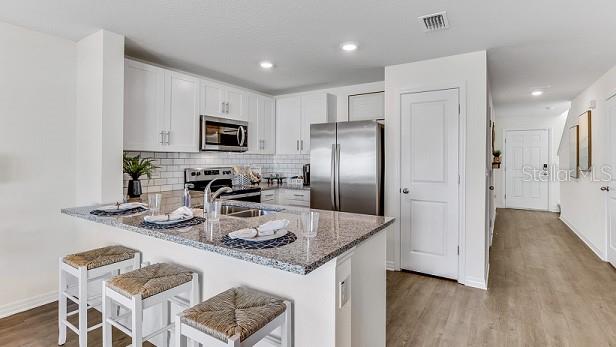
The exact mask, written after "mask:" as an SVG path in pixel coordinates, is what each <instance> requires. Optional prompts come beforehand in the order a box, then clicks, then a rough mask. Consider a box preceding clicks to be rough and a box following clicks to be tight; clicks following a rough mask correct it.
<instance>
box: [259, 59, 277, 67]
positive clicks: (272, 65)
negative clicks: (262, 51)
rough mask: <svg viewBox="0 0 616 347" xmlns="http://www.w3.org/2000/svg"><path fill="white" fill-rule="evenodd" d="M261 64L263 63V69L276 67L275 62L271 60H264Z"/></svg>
mask: <svg viewBox="0 0 616 347" xmlns="http://www.w3.org/2000/svg"><path fill="white" fill-rule="evenodd" d="M259 65H261V68H263V69H271V68H273V67H274V64H273V63H272V62H271V61H262V62H260V63H259Z"/></svg>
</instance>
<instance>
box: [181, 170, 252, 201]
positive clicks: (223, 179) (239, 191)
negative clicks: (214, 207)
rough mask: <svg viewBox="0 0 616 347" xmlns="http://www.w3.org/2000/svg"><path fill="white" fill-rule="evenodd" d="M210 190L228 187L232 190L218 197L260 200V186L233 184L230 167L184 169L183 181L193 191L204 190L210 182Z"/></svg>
mask: <svg viewBox="0 0 616 347" xmlns="http://www.w3.org/2000/svg"><path fill="white" fill-rule="evenodd" d="M212 181H214V182H213V183H212V186H211V190H212V192H214V191H216V190H218V189H219V188H222V187H230V188H231V189H232V190H233V191H232V192H230V193H223V194H221V195H220V199H223V200H240V201H251V202H261V188H259V187H253V186H234V185H233V169H232V168H230V167H212V168H205V169H192V168H189V169H184V183H185V184H188V189H190V190H193V191H204V190H205V187H206V186H207V185H208V184H209V183H210V182H212Z"/></svg>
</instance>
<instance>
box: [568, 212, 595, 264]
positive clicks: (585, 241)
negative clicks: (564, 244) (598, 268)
mask: <svg viewBox="0 0 616 347" xmlns="http://www.w3.org/2000/svg"><path fill="white" fill-rule="evenodd" d="M559 218H560V220H561V221H562V222H563V223H565V225H566V226H567V227H569V229H571V231H573V233H574V234H575V235H576V236H577V237H578V238H579V239H580V240H582V242H584V244H586V246H587V247H588V248H590V250H591V251H593V253H595V254H596V255H597V257H599V259H601V260H603V261H607V258H606V257H605V256H604V255H602V254H601V250H600V249H599V248H598V247H595V245H593V244H592V242H590V240H588V239H587V238H586V237H584V235H582V234H581V233H580V232H579V231H578V230H577V229H576V228H575V227H574V226H573V224H571V223H570V222H569V221H568V220H566V219H565V218H563V216H562V215H561V216H560V217H559Z"/></svg>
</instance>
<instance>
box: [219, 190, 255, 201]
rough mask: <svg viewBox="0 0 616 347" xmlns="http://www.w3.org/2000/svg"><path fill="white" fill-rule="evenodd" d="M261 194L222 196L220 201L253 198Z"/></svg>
mask: <svg viewBox="0 0 616 347" xmlns="http://www.w3.org/2000/svg"><path fill="white" fill-rule="evenodd" d="M260 195H261V192H254V193H245V194H235V195H233V194H232V195H221V196H220V197H219V199H220V200H235V199H239V198H250V197H253V196H260Z"/></svg>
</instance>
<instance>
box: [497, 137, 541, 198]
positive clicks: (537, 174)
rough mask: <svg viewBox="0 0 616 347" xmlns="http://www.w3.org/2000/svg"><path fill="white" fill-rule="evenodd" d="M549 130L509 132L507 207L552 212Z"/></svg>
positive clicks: (506, 170) (507, 143) (507, 138)
mask: <svg viewBox="0 0 616 347" xmlns="http://www.w3.org/2000/svg"><path fill="white" fill-rule="evenodd" d="M548 184H549V177H548V131H547V129H540V130H508V131H506V133H505V188H506V189H505V206H506V207H507V208H519V209H532V210H548V208H549V206H548Z"/></svg>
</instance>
